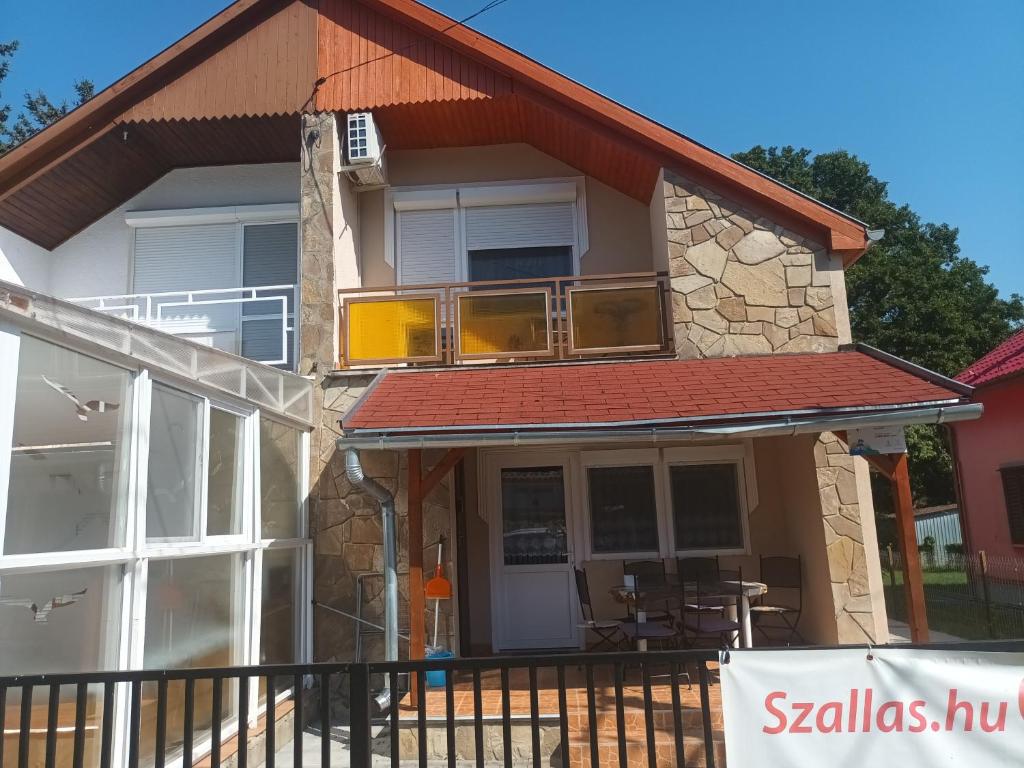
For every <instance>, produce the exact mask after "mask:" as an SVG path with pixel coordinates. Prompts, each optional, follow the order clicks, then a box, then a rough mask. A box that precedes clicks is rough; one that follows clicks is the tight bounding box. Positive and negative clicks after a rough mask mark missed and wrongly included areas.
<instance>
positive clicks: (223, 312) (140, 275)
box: [133, 224, 241, 333]
mask: <svg viewBox="0 0 1024 768" xmlns="http://www.w3.org/2000/svg"><path fill="white" fill-rule="evenodd" d="M238 262H239V259H238V227H237V226H236V225H234V224H202V225H198V226H176V227H142V228H139V229H136V230H135V261H134V267H133V286H134V288H133V290H134V292H135V293H166V292H168V291H196V290H203V289H207V288H237V287H238V286H239V285H240V281H241V276H240V275H239V263H238ZM184 298H185V297H184V296H182V297H167V298H165V299H162V300H155V302H156V301H163V302H177V301H183V300H184ZM209 298H213V297H209ZM156 311H157V309H156V303H154V307H153V313H154V315H155V314H156ZM162 316H163V318H164V320H165V322H166V325H165V327H166V328H167V329H168V330H171V329H172V328H173V330H174V331H175V332H177V333H204V332H220V331H227V332H230V331H235V330H236V329H237V327H238V307H237V306H231V305H228V306H217V305H214V306H210V307H165V308H164V309H163V312H162Z"/></svg>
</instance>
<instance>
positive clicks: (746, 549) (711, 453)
mask: <svg viewBox="0 0 1024 768" xmlns="http://www.w3.org/2000/svg"><path fill="white" fill-rule="evenodd" d="M693 464H734V465H736V478H737V484H738V487H737V500H738V503H739V506H740V522H741V527H742V531H743V546H742V547H739V548H735V547H729V548H706V549H676V546H675V542H676V538H675V516H674V515H673V513H672V488H671V483H670V480H669V471H670V468H671V467H674V466H683V465H693ZM630 466H634V467H635V466H650V467H652V469H653V471H654V498H655V505H656V507H657V509H656V514H657V519H658V542H659V546H658V549H657V550H651V551H643V552H595V551H594V549H593V538H592V537H593V519H592V518H591V512H590V478H589V476H588V470H589V469H590V468H591V467H630ZM580 468H581V472H580V479H579V484H578V486H579V498H580V500H581V511H582V514H581V516H580V520H581V526H580V529H581V530H580V537H581V543H582V545H583V552H584V559H586V560H588V561H589V560H643V559H645V558H648V559H650V558H656V559H668V558H673V557H690V556H694V555H749V554H750V552H751V543H750V522H749V518H750V513H751V511H752V510H754V509H756V508H757V505H758V495H757V469H756V467H755V465H754V443H753V440H744V441H743V442H742V443H730V444H726V445H705V446H686V447H678V448H639V449H623V450H617V451H581V452H580Z"/></svg>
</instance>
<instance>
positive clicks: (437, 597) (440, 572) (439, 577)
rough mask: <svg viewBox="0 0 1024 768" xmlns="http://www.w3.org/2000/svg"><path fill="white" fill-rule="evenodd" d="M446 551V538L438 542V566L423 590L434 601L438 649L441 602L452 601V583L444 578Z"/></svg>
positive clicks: (435, 633)
mask: <svg viewBox="0 0 1024 768" xmlns="http://www.w3.org/2000/svg"><path fill="white" fill-rule="evenodd" d="M443 550H444V536H441V538H439V539H438V540H437V565H436V566H435V567H434V577H433V578H432V579H430V580H429V581H427V583H426V585H425V586H424V588H423V592H424V597H426V599H427V600H433V601H434V643H433V646H434V648H437V636H438V631H439V629H440V622H441V601H442V600H451V599H452V583H451V582H450V581H448V579H446V578H445V577H444V567H443V566H442V565H441V558H442V553H443Z"/></svg>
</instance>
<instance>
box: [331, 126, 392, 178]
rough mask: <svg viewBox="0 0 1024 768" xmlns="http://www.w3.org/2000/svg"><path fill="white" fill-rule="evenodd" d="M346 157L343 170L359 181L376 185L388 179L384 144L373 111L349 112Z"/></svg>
mask: <svg viewBox="0 0 1024 768" xmlns="http://www.w3.org/2000/svg"><path fill="white" fill-rule="evenodd" d="M345 159H346V161H347V162H348V165H347V166H346V167H344V168H342V170H343V171H345V172H346V173H348V174H349V177H350V178H352V180H353V181H354V182H355V183H356V184H358V185H360V186H370V185H373V186H376V185H380V184H384V183H385V174H384V144H383V142H382V141H381V137H380V130H379V129H378V128H377V123H376V122H375V121H374V119H373V115H372V114H371V113H370V112H353V113H351V114H349V115H348V121H347V125H346V132H345Z"/></svg>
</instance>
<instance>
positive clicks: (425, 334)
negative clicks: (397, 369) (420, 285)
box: [347, 298, 437, 363]
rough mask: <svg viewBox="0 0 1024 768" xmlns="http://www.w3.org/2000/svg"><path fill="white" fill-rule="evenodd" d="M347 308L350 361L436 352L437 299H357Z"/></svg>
mask: <svg viewBox="0 0 1024 768" xmlns="http://www.w3.org/2000/svg"><path fill="white" fill-rule="evenodd" d="M347 311H348V362H350V363H358V362H360V361H363V360H408V359H410V358H417V357H435V356H436V355H437V343H436V342H437V313H436V311H435V309H434V299H431V298H415V299H414V298H409V299H380V300H379V301H357V302H352V303H350V304H349V305H348V307H347Z"/></svg>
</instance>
